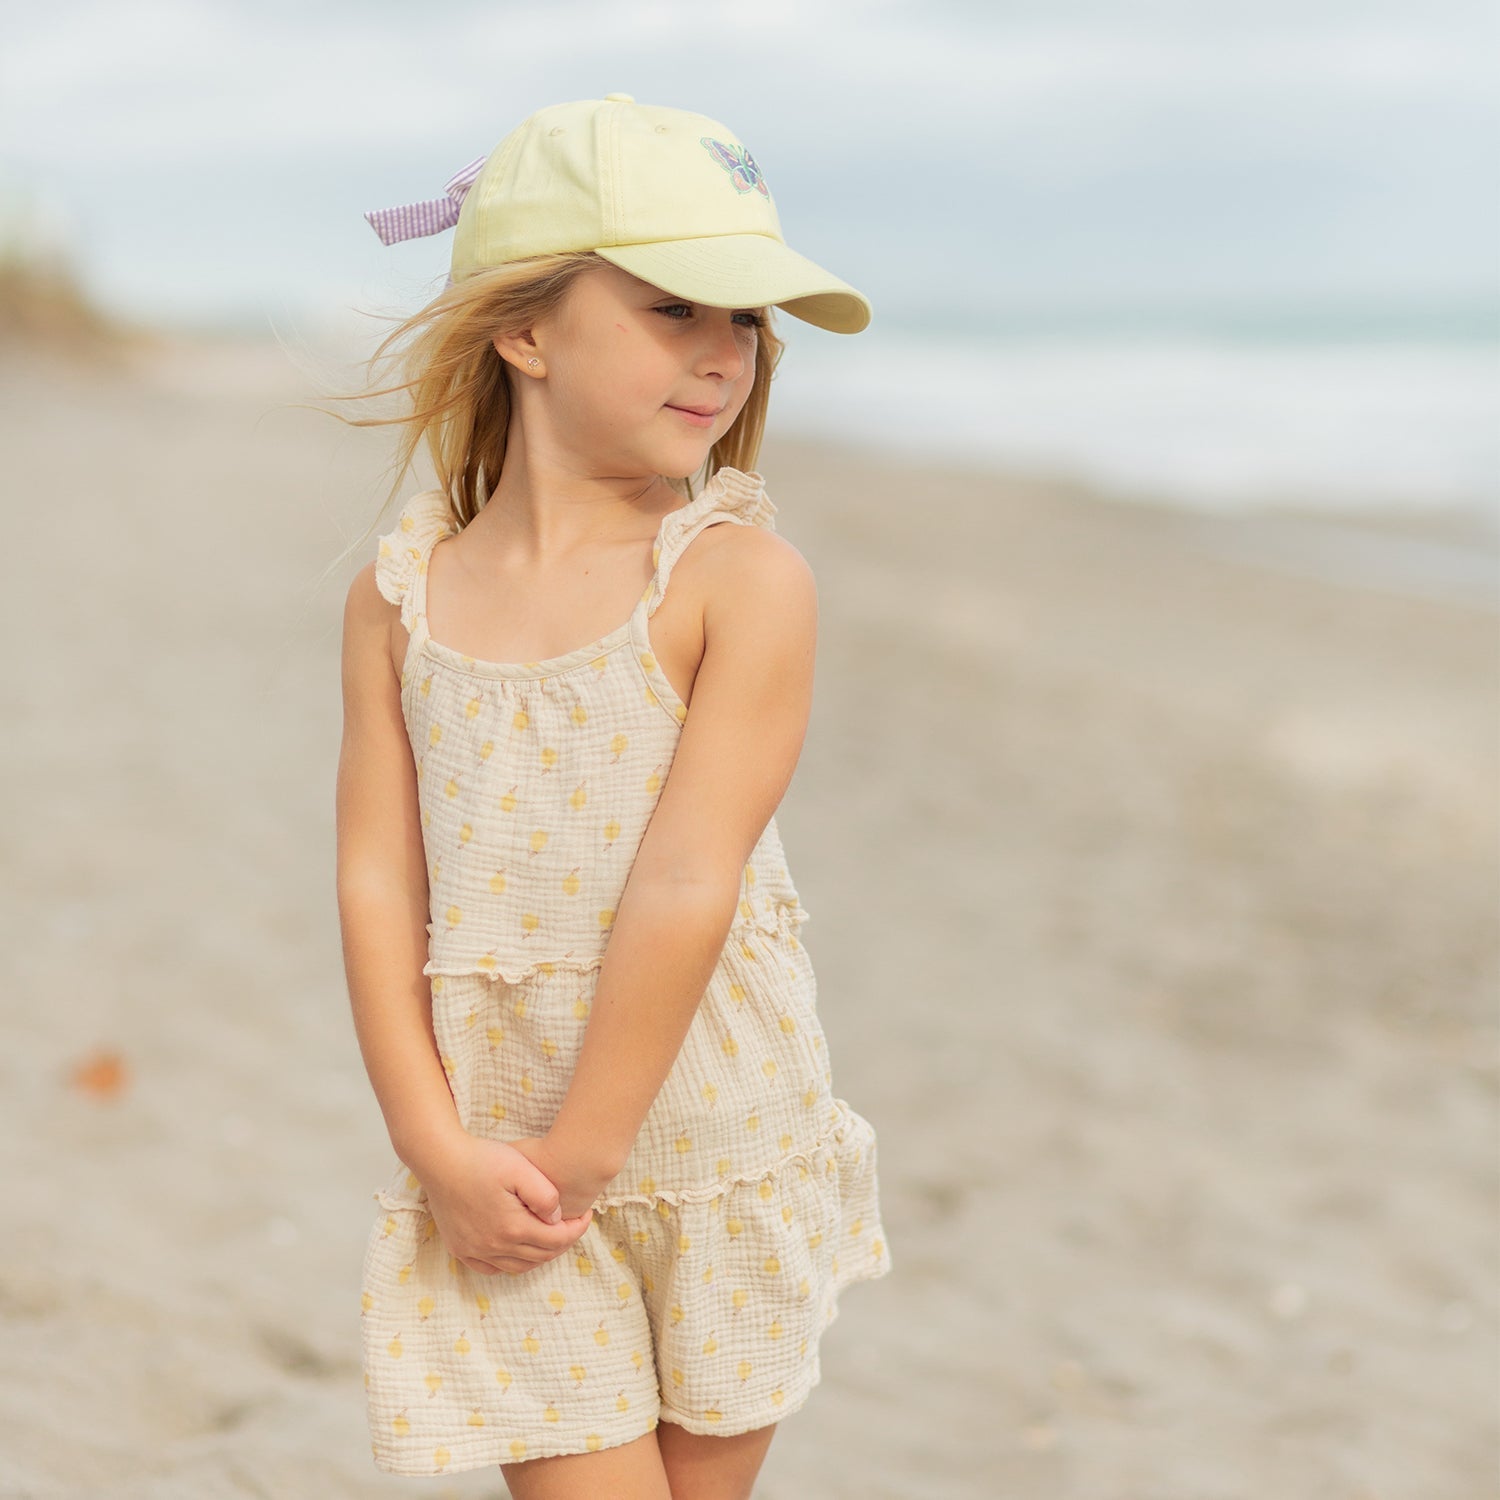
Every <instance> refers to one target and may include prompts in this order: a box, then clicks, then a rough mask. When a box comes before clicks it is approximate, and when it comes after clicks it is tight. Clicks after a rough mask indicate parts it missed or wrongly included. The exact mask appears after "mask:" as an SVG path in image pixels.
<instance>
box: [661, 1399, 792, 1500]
mask: <svg viewBox="0 0 1500 1500" xmlns="http://www.w3.org/2000/svg"><path fill="white" fill-rule="evenodd" d="M775 1436H776V1424H775V1423H774V1422H773V1423H771V1425H770V1426H768V1427H757V1428H755V1429H754V1431H752V1432H738V1433H735V1434H734V1435H733V1436H731V1437H715V1436H714V1435H713V1434H711V1433H710V1434H706V1435H702V1434H699V1433H696V1432H689V1431H688V1430H687V1428H686V1427H679V1426H678V1425H677V1424H676V1423H675V1422H668V1421H666V1420H665V1419H662V1420H660V1421H658V1422H657V1424H656V1439H657V1444H658V1446H659V1447H660V1449H661V1458H662V1463H663V1464H665V1465H666V1470H667V1478H668V1479H669V1480H670V1481H671V1485H672V1500H750V1496H751V1491H752V1490H753V1489H754V1488H755V1476H756V1475H757V1474H759V1473H760V1466H761V1464H762V1463H764V1462H765V1457H766V1450H767V1449H768V1448H769V1447H770V1446H771V1439H772V1438H773V1437H775Z"/></svg>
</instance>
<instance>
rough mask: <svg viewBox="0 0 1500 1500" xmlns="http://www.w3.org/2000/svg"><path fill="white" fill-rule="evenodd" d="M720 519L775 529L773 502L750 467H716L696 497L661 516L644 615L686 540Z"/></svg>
mask: <svg viewBox="0 0 1500 1500" xmlns="http://www.w3.org/2000/svg"><path fill="white" fill-rule="evenodd" d="M719 521H735V522H738V523H739V524H740V525H741V526H764V527H765V528H766V529H767V530H768V531H775V530H776V506H775V505H774V504H773V503H772V501H771V497H770V496H769V495H768V494H766V482H765V480H764V479H763V478H762V477H761V475H759V474H757V473H756V472H755V471H754V470H753V469H748V470H746V469H731V468H728V467H727V466H726V467H723V468H719V469H716V470H715V471H714V476H713V478H712V479H710V480H709V481H708V483H707V484H705V485H704V486H703V489H702V490H701V491H700V492H699V494H698V497H697V499H695V500H690V501H689V502H688V503H687V504H686V505H683V506H679V507H678V508H677V509H676V510H672V511H668V512H667V514H666V515H664V516H663V517H662V519H661V528H660V530H659V531H658V532H657V536H656V547H655V550H654V551H653V553H652V555H651V562H652V566H653V567H654V568H655V569H656V571H655V573H654V574H653V575H652V578H651V582H650V584H649V585H648V586H647V590H646V593H647V603H646V613H647V615H648V616H649V615H654V614H655V613H656V607H657V605H659V604H660V603H661V601H662V599H663V598H664V597H665V595H666V592H667V579H668V578H669V577H670V576H671V573H672V567H673V564H675V563H676V561H677V559H678V558H679V557H681V556H682V554H683V551H684V550H685V549H686V547H687V545H688V543H689V542H691V541H692V540H693V538H694V537H695V536H697V535H698V533H699V532H700V531H702V530H703V529H704V527H706V526H712V525H714V524H716V523H717V522H719Z"/></svg>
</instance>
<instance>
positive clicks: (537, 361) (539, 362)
mask: <svg viewBox="0 0 1500 1500" xmlns="http://www.w3.org/2000/svg"><path fill="white" fill-rule="evenodd" d="M526 363H527V364H528V365H539V364H541V360H539V359H535V358H533V359H528V360H527V361H526Z"/></svg>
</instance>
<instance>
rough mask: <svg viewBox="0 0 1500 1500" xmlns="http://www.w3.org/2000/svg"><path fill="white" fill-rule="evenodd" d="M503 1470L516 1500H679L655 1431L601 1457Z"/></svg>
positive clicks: (570, 1457) (540, 1461)
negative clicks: (674, 1491) (657, 1443)
mask: <svg viewBox="0 0 1500 1500" xmlns="http://www.w3.org/2000/svg"><path fill="white" fill-rule="evenodd" d="M657 1431H660V1425H659V1424H658V1428H657ZM500 1472H501V1473H502V1474H503V1475H504V1476H505V1486H506V1488H507V1489H508V1490H509V1491H510V1493H511V1500H673V1494H672V1490H671V1488H670V1487H669V1485H668V1483H667V1471H666V1469H665V1468H663V1466H662V1461H661V1450H660V1449H659V1448H658V1447H657V1445H656V1433H655V1432H648V1433H646V1434H645V1435H644V1436H642V1437H638V1438H636V1439H635V1441H634V1442H630V1443H620V1444H617V1445H616V1446H615V1447H613V1448H601V1449H600V1450H599V1451H598V1452H597V1453H564V1454H560V1455H558V1456H557V1457H554V1458H530V1459H526V1460H524V1461H523V1462H521V1463H514V1464H501V1465H500Z"/></svg>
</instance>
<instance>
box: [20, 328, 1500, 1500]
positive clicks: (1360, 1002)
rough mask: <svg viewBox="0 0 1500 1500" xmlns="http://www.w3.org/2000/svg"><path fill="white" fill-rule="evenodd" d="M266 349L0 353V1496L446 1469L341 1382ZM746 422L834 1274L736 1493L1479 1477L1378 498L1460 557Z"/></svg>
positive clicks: (301, 590)
mask: <svg viewBox="0 0 1500 1500" xmlns="http://www.w3.org/2000/svg"><path fill="white" fill-rule="evenodd" d="M318 394H319V393H318V391H317V390H316V389H314V388H313V386H312V385H310V383H309V381H308V379H307V375H306V372H305V371H304V370H302V369H299V368H297V367H295V366H294V364H293V363H292V362H290V361H289V360H288V359H287V357H286V355H285V353H284V352H283V351H282V350H281V349H279V348H278V347H277V346H276V345H275V344H274V343H267V344H266V345H263V346H257V345H251V344H242V345H235V344H229V343H222V344H210V343H204V344H201V345H194V346H188V345H186V344H184V345H182V346H181V347H180V348H178V347H171V348H166V349H163V350H162V351H160V352H159V353H156V354H152V355H144V354H143V355H137V356H133V357H129V358H125V359H122V360H121V361H120V362H119V363H117V364H115V365H109V364H90V363H80V362H75V361H71V360H68V359H65V358H62V357H60V356H56V355H53V354H49V353H47V352H46V351H44V350H40V349H33V348H30V347H27V346H24V345H15V344H12V345H10V346H9V347H7V348H6V349H4V350H3V351H0V401H3V409H4V413H5V426H6V434H7V441H6V464H5V481H6V496H5V514H6V517H7V526H6V535H7V541H8V545H9V548H10V560H9V566H8V568H7V570H6V572H7V587H6V595H7V604H8V610H7V617H8V620H9V625H10V639H11V642H12V649H11V650H10V651H9V652H8V653H7V655H6V667H5V681H4V692H5V700H6V705H7V712H6V722H7V725H8V732H7V733H6V734H5V736H4V739H3V753H4V756H5V766H4V771H5V784H6V786H7V788H8V799H7V812H6V825H7V837H6V839H5V841H4V850H5V865H6V870H5V877H6V878H5V886H6V900H5V902H4V916H3V921H4V924H5V939H6V950H7V953H8V955H9V959H10V964H9V973H8V975H7V979H6V983H5V990H4V994H5V1025H6V1034H7V1039H8V1043H9V1045H8V1046H7V1047H6V1049H5V1053H4V1060H3V1063H0V1069H3V1074H0V1127H3V1130H4V1133H5V1134H6V1136H7V1138H8V1139H10V1140H11V1142H12V1147H11V1150H10V1153H9V1158H8V1161H7V1164H6V1169H5V1174H4V1180H5V1184H6V1193H5V1196H6V1200H7V1203H8V1206H9V1209H10V1214H11V1217H10V1224H11V1228H10V1230H9V1231H8V1232H7V1234H6V1235H5V1236H4V1237H3V1242H0V1339H3V1343H4V1348H5V1356H4V1357H3V1358H0V1430H3V1432H4V1436H3V1438H0V1497H15V1500H20V1497H27V1500H86V1497H87V1500H94V1497H104V1496H108V1497H122V1500H124V1497H129V1500H219V1497H225V1500H228V1497H252V1496H274V1497H276V1500H304V1497H305V1500H343V1497H355V1496H361V1497H363V1496H378V1495H407V1494H409V1495H419V1494H421V1495H428V1496H433V1497H439V1496H441V1497H449V1496H453V1497H480V1496H483V1497H501V1496H503V1495H504V1494H505V1493H506V1491H505V1487H504V1484H503V1482H502V1480H501V1477H500V1474H499V1472H498V1470H496V1471H491V1472H486V1471H475V1472H469V1473H461V1474H456V1475H453V1476H451V1477H444V1478H439V1479H433V1480H425V1481H423V1480H408V1479H396V1478H392V1477H389V1476H385V1475H382V1474H380V1473H379V1472H378V1471H377V1470H376V1469H375V1468H374V1467H373V1465H372V1462H371V1457H370V1448H369V1437H368V1433H367V1431H366V1428H365V1416H364V1405H363V1394H362V1389H361V1370H360V1359H359V1269H360V1256H361V1252H362V1249H363V1245H364V1241H365V1236H366V1234H367V1231H368V1227H369V1224H370V1222H371V1219H372V1215H373V1212H374V1204H373V1202H372V1201H371V1196H370V1195H371V1192H372V1190H373V1189H374V1188H375V1187H376V1186H377V1184H378V1183H379V1182H380V1181H381V1180H382V1178H383V1175H384V1173H385V1171H386V1163H387V1161H388V1153H389V1146H388V1143H387V1141H386V1139H385V1133H384V1126H383V1123H382V1121H381V1117H380V1113H379V1110H378V1107H377V1104H376V1101H375V1097H374V1094H373V1092H372V1091H371V1089H370V1087H369V1084H368V1081H367V1079H366V1077H365V1074H364V1070H363V1067H362V1064H361V1060H360V1056H359V1052H358V1048H357V1045H356V1042H355V1037H354V1031H353V1026H352V1023H351V1020H350V1015H349V1005H348V998H347V994H346V991H345V988H344V980H343V968H342V961H341V954H340V942H339V932H338V917H337V909H336V905H335V900H334V840H333V813H334V804H333V791H334V770H335V763H336V757H337V751H338V741H339V732H340V720H341V707H340V701H339V672H338V667H339V632H340V621H341V613H342V606H343V600H344V595H345V590H346V588H347V584H348V580H349V579H350V578H351V577H352V575H353V573H354V572H355V571H356V569H357V568H358V567H359V566H360V565H362V564H363V562H365V561H366V560H367V559H368V558H369V557H370V556H372V555H373V536H374V534H375V531H376V529H377V523H378V529H385V527H386V526H387V525H389V524H390V522H391V519H392V518H393V517H394V515H395V512H396V506H395V505H394V504H393V505H392V506H391V507H390V508H388V509H386V510H384V511H380V510H379V507H380V502H381V497H382V495H383V494H384V492H385V490H386V488H387V486H388V478H387V476H386V474H385V464H386V461H387V456H388V453H389V451H390V441H391V439H390V436H389V433H388V431H384V430H378V429H377V430H374V431H354V430H351V429H349V428H346V427H344V426H343V425H341V424H340V423H338V422H337V421H336V420H334V419H333V418H332V417H329V416H326V415H321V414H319V413H317V412H314V411H308V410H299V409H295V408H294V407H292V406H291V405H289V403H292V402H297V401H314V400H316V398H317V395H318ZM771 425H772V427H773V429H774V427H775V408H774V402H773V411H772V424H771ZM757 468H758V469H759V471H760V472H761V473H762V474H764V475H765V477H766V482H767V489H768V492H769V493H770V495H771V496H772V498H773V500H774V501H775V503H776V505H777V507H778V527H779V529H780V530H781V531H782V532H783V534H785V535H786V536H787V537H789V538H790V539H791V540H792V541H793V542H794V543H795V544H796V545H797V546H798V547H799V548H800V549H801V550H802V551H803V553H804V554H805V555H806V556H807V558H808V559H809V561H810V562H811V563H812V565H813V567H814V569H815V571H816V573H817V576H818V580H819V590H820V605H821V626H820V651H819V664H818V682H817V701H816V706H815V710H814V715H813V720H812V725H811V729H810V732H809V736H808V740H807V744H806V748H805V750H804V753H803V757H802V761H801V764H800V766H799V768H798V772H797V776H796V779H795V781H794V783H793V785H792V788H791V790H790V791H789V793H788V794H787V797H786V799H785V801H784V802H783V804H782V807H781V809H780V811H779V813H778V822H779V825H780V828H781V832H782V836H783V838H784V840H785V844H786V849H787V853H788V857H789V862H790V866H791V870H792V873H793V875H794V878H795V879H796V882H797V885H798V887H799V890H800V892H801V894H802V897H803V900H804V903H805V905H806V907H807V909H808V911H809V912H810V913H811V916H812V920H811V921H810V922H809V923H808V924H807V926H806V927H805V928H804V929H803V930H802V932H801V934H800V935H801V937H802V939H803V941H804V942H805V943H806V945H807V947H808V949H809V951H810V953H811V956H812V958H813V961H814V963H815V965H816V967H817V972H818V977H819V996H820V1009H821V1014H822V1019H823V1024H824V1027H825V1030H826V1032H827V1035H828V1039H829V1045H830V1049H831V1054H832V1069H833V1080H834V1091H835V1093H836V1094H838V1095H839V1096H841V1097H843V1098H845V1099H846V1100H848V1101H849V1102H850V1103H851V1104H852V1105H853V1106H854V1108H856V1109H857V1110H858V1111H859V1112H860V1113H861V1114H863V1115H865V1116H866V1117H867V1118H868V1119H869V1120H870V1121H871V1122H872V1124H873V1125H874V1126H875V1128H876V1131H877V1133H878V1137H879V1160H880V1173H881V1185H882V1199H883V1208H884V1218H885V1224H886V1228H887V1231H888V1233H889V1237H890V1252H891V1260H892V1266H893V1270H892V1274H891V1275H889V1276H888V1277H886V1278H884V1279H883V1280H881V1281H878V1282H874V1283H870V1284H868V1285H856V1286H854V1287H852V1288H850V1289H848V1290H847V1291H846V1293H845V1296H844V1298H843V1301H842V1302H841V1305H840V1314H839V1318H838V1320H837V1321H836V1323H835V1324H834V1325H833V1326H832V1327H831V1328H830V1329H829V1330H828V1332H827V1334H826V1336H825V1340H824V1345H823V1350H822V1367H823V1381H822V1384H821V1385H820V1386H819V1387H818V1388H817V1390H816V1391H815V1392H814V1393H813V1396H812V1398H811V1400H810V1402H809V1403H808V1405H807V1406H806V1407H805V1408H803V1410H802V1411H800V1412H798V1413H796V1414H794V1415H792V1416H790V1417H789V1418H787V1420H786V1421H785V1422H784V1423H783V1424H782V1430H781V1431H780V1432H779V1433H778V1435H777V1437H776V1439H775V1441H774V1442H773V1443H772V1446H771V1450H770V1454H769V1457H768V1459H767V1461H766V1465H765V1468H764V1469H763V1471H762V1475H761V1479H760V1481H759V1484H758V1486H757V1490H756V1496H757V1500H998V1497H1007V1500H1010V1497H1014V1500H1487V1497H1489V1496H1491V1495H1493V1494H1494V1493H1495V1485H1496V1479H1497V1452H1500V1422H1497V1417H1496V1411H1497V1395H1500V1390H1497V1384H1500V1381H1497V1370H1500V1360H1497V1352H1500V1341H1497V1327H1500V1325H1497V1276H1496V1271H1497V1268H1500V1215H1497V1201H1500V1200H1497V1189H1500V1163H1497V1148H1496V1141H1497V1131H1496V1126H1497V1110H1496V1102H1497V1093H1500V1087H1497V1085H1500V1029H1497V1007H1496V999H1497V974H1496V957H1497V936H1500V933H1497V925H1500V919H1497V903H1496V896H1497V890H1500V869H1497V864H1500V847H1497V845H1500V841H1497V831H1500V797H1497V789H1500V776H1497V771H1500V744H1497V736H1500V720H1497V713H1496V709H1497V693H1496V689H1497V658H1500V633H1497V620H1500V616H1497V611H1496V604H1495V597H1494V592H1493V590H1490V591H1486V589H1485V588H1484V586H1483V582H1482V575H1483V574H1484V572H1485V569H1486V568H1488V569H1489V570H1490V572H1491V573H1493V571H1494V569H1495V567H1496V559H1495V557H1494V554H1493V552H1490V553H1485V552H1483V551H1482V550H1476V549H1477V548H1478V547H1479V544H1478V543H1477V542H1472V541H1471V539H1469V538H1467V537H1466V536H1464V535H1462V534H1455V532H1454V531H1453V528H1452V527H1444V526H1443V525H1441V524H1430V525H1427V526H1425V527H1413V528H1410V534H1411V535H1412V536H1413V537H1414V538H1420V539H1422V540H1424V541H1426V542H1428V543H1430V544H1432V545H1434V546H1439V545H1440V546H1441V547H1443V548H1445V549H1447V550H1445V551H1444V552H1443V553H1442V556H1443V557H1445V558H1447V559H1448V560H1449V562H1454V560H1455V559H1458V561H1459V562H1461V558H1459V553H1462V554H1463V556H1466V557H1469V558H1470V559H1472V560H1473V566H1472V567H1471V568H1468V569H1467V570H1466V569H1465V567H1463V566H1457V565H1455V568H1454V569H1452V570H1449V572H1447V573H1444V572H1443V570H1442V569H1441V568H1438V569H1436V570H1435V572H1434V574H1433V577H1434V578H1436V579H1437V581H1436V582H1434V583H1433V584H1432V585H1431V586H1430V587H1401V586H1398V584H1397V583H1396V582H1395V581H1393V579H1394V575H1393V574H1392V573H1391V571H1390V570H1389V568H1387V567H1386V566H1385V563H1386V562H1388V561H1389V560H1390V557H1391V555H1392V554H1391V552H1390V550H1389V549H1390V547H1391V546H1392V545H1395V543H1396V542H1398V541H1399V538H1400V537H1401V535H1402V534H1403V527H1402V526H1401V525H1398V524H1397V523H1394V522H1378V521H1372V522H1365V523H1359V524H1356V523H1352V522H1340V521H1338V520H1337V519H1336V518H1332V517H1327V516H1318V515H1315V514H1310V515H1305V516H1286V517H1281V518H1273V519H1261V520H1256V521H1254V522H1248V523H1241V522H1235V521H1230V520H1225V521H1215V520H1213V519H1212V518H1209V517H1205V516H1188V515H1184V514H1182V513H1180V512H1178V511H1175V510H1172V509H1170V508H1169V507H1166V506H1160V505H1152V504H1150V503H1132V504H1125V503H1121V502H1116V501H1110V500H1106V499H1101V498H1100V497H1097V496H1093V495H1090V494H1089V493H1088V492H1087V491H1086V490H1084V489H1083V488H1081V487H1078V486H1071V485H1066V484H1061V483H1059V482H1057V481H1055V480H1052V479H1048V478H1046V477H1045V476H1027V475H1025V474H1016V475H1014V476H1012V477H1008V478H1001V477H996V476H993V475H990V474H986V473H984V472H981V471H980V470H978V469H967V468H964V467H963V466H958V465H955V466H953V467H951V468H946V469H943V470H938V469H936V468H934V467H933V466H930V465H925V464H921V463H918V462H915V461H912V460H906V459H903V460H894V459H889V458H886V457H883V456H880V455H866V454H860V453H857V452H853V451H841V450H839V449H838V448H836V447H834V446H832V445H828V444H813V443H810V442H791V441H787V440H783V439H778V438H776V437H774V436H773V437H772V438H771V439H769V440H768V441H767V443H766V445H765V447H764V448H763V450H762V453H761V457H760V460H759V462H758V464H757ZM418 487H419V485H418V484H417V483H416V482H415V481H412V480H409V481H408V482H407V485H406V486H405V488H404V489H403V491H402V494H403V495H404V494H410V493H412V492H414V491H415V490H416V489H417V488H418ZM362 535H363V536H364V537H365V538H366V539H365V541H364V542H363V543H362V544H361V546H360V547H359V548H358V549H357V550H356V552H355V553H354V554H353V555H351V556H350V557H349V558H348V559H347V560H345V561H344V562H342V563H340V564H339V566H338V567H337V569H336V570H335V571H334V572H333V573H332V574H331V575H330V576H329V577H327V578H326V579H325V578H323V577H322V575H323V573H324V570H325V569H327V568H328V567H329V565H330V564H332V563H334V562H335V560H336V559H337V558H338V557H339V554H340V553H341V552H342V551H343V549H344V548H345V547H346V546H348V545H349V544H350V543H352V542H354V541H356V540H357V539H359V538H360V537H361V536H362ZM1339 536H1343V537H1344V538H1346V539H1347V541H1348V546H1347V547H1346V548H1341V547H1340V546H1339V545H1338V542H1337V538H1338V537H1339ZM1330 538H1333V540H1332V541H1330ZM1371 538H1379V539H1380V541H1381V542H1382V543H1383V544H1384V546H1385V548H1386V550H1385V551H1384V552H1379V551H1378V550H1376V551H1371V550H1369V548H1368V546H1366V544H1370V539H1371ZM1370 545H1373V544H1370ZM1362 548H1363V550H1362ZM1454 549H1457V550H1456V551H1455V550H1454ZM1437 556H1438V554H1437V553H1434V557H1437ZM1382 559H1384V561H1382ZM1439 575H1441V577H1439ZM1460 575H1462V576H1460ZM1444 580H1446V582H1444ZM1476 580H1479V581H1477V582H1476ZM875 870H879V871H880V872H881V876H882V878H881V880H880V881H879V882H878V883H872V882H871V881H870V879H869V876H870V872H872V871H875Z"/></svg>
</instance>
